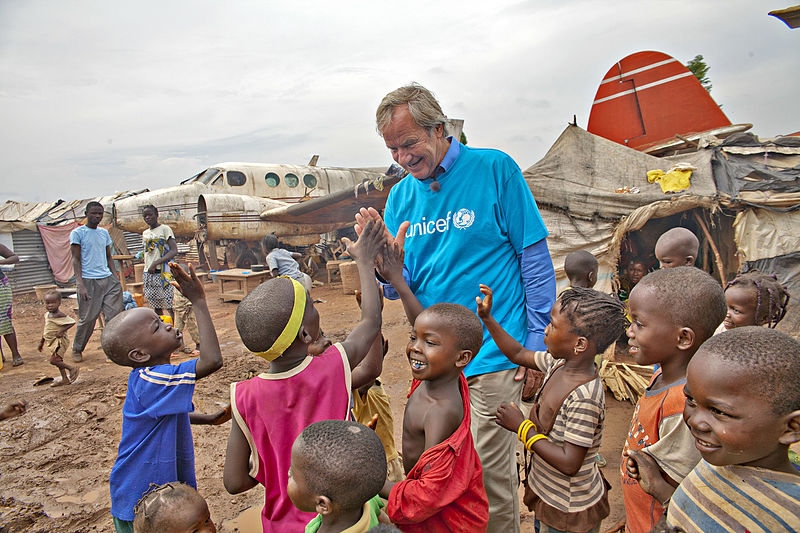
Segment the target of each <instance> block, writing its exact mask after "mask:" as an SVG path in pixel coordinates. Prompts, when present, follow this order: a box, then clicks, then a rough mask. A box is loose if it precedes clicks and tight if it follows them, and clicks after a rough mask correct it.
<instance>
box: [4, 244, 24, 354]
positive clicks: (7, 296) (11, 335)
mask: <svg viewBox="0 0 800 533" xmlns="http://www.w3.org/2000/svg"><path fill="white" fill-rule="evenodd" d="M0 255H1V256H3V259H0V265H13V264H14V263H17V262H18V261H19V257H18V256H17V254H15V253H14V252H12V251H11V250H9V249H8V247H6V246H4V245H2V244H0ZM0 335H2V336H3V338H4V339H5V340H6V344H8V347H9V348H11V356H12V357H13V359H14V363H13V365H14V366H19V365H21V364H22V356H21V355H20V354H19V350H18V349H17V334H16V333H15V332H14V324H12V323H11V285H10V284H9V282H8V277H7V276H6V274H5V272H3V271H2V270H0ZM2 360H3V361H5V360H6V357H5V356H3V357H2ZM0 368H3V364H2V362H0Z"/></svg>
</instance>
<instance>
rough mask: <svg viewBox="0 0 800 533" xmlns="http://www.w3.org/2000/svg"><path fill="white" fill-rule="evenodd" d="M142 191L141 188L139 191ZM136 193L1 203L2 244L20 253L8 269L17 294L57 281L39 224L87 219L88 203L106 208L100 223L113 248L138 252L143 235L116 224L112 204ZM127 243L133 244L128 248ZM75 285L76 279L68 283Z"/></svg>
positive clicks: (126, 251)
mask: <svg viewBox="0 0 800 533" xmlns="http://www.w3.org/2000/svg"><path fill="white" fill-rule="evenodd" d="M137 192H139V191H137ZM131 194H135V193H133V192H123V193H117V194H114V195H111V196H101V197H98V198H88V199H84V200H73V201H69V202H65V201H63V200H58V201H56V202H18V201H14V200H6V202H5V203H3V204H0V243H2V244H4V245H6V246H7V247H8V248H10V249H11V250H13V251H14V253H15V254H17V255H18V256H19V263H17V264H16V265H14V269H13V270H11V271H9V272H6V275H7V276H8V279H9V281H10V283H11V290H12V291H13V292H14V294H25V293H28V292H33V288H34V287H35V286H37V285H50V284H54V283H56V281H55V279H54V277H53V272H52V270H51V268H50V264H49V262H48V260H47V253H46V252H45V247H44V242H43V241H42V236H41V234H40V233H39V229H38V225H40V224H41V225H46V226H59V225H63V224H67V223H69V222H72V221H77V222H78V223H83V222H84V211H85V210H86V204H88V203H89V202H91V201H97V202H100V203H101V204H103V207H104V208H105V209H106V213H105V216H104V217H103V221H102V222H101V225H102V226H103V227H105V228H106V229H108V230H109V233H110V234H111V238H112V240H113V241H114V248H115V250H116V252H117V253H119V254H128V253H136V252H137V251H138V250H140V249H141V247H142V236H141V235H139V234H137V233H129V232H123V231H122V230H120V229H119V228H116V227H113V225H112V219H111V205H112V203H113V201H114V200H117V199H119V198H124V197H126V196H130V195H131ZM128 243H130V244H131V247H132V249H131V248H129V245H128ZM73 284H74V279H72V280H70V283H69V285H73Z"/></svg>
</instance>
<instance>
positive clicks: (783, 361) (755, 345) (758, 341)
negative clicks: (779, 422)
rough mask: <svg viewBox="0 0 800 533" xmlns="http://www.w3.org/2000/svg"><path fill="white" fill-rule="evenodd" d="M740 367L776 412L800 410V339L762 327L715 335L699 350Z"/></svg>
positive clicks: (749, 381) (753, 387) (749, 382)
mask: <svg viewBox="0 0 800 533" xmlns="http://www.w3.org/2000/svg"><path fill="white" fill-rule="evenodd" d="M700 350H702V351H703V352H708V353H711V354H713V355H714V357H717V358H718V359H719V360H720V361H725V362H726V363H728V364H731V365H736V366H738V367H740V368H741V369H742V371H743V373H744V374H745V375H746V376H747V381H748V386H750V387H752V390H753V394H754V395H759V396H761V397H763V398H765V399H766V400H767V401H768V402H769V403H770V405H771V406H772V409H773V412H774V413H775V414H776V415H785V414H787V413H791V412H792V411H796V410H798V409H800V386H798V384H800V342H797V341H796V340H795V339H793V338H792V337H790V336H789V335H786V334H785V333H781V332H779V331H775V330H773V329H769V328H764V327H761V326H744V327H740V328H734V329H731V330H728V331H724V332H722V333H720V334H718V335H714V336H713V337H711V338H710V339H708V340H707V341H706V342H704V343H703V345H702V346H700V349H699V350H698V351H700Z"/></svg>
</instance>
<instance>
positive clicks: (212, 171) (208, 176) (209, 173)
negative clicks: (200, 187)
mask: <svg viewBox="0 0 800 533" xmlns="http://www.w3.org/2000/svg"><path fill="white" fill-rule="evenodd" d="M217 174H219V169H216V168H207V169H205V170H204V171H203V172H201V173H200V174H198V175H197V176H195V177H194V178H192V179H191V180H190V181H199V182H200V183H204V184H206V185H208V184H209V183H211V180H212V179H214V177H215V176H216V175H217Z"/></svg>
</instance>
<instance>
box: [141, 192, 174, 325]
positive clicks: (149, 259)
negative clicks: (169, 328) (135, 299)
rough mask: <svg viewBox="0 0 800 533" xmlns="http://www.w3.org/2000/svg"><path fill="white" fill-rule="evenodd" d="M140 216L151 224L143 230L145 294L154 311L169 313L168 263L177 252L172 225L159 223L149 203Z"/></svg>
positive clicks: (155, 210) (170, 313)
mask: <svg viewBox="0 0 800 533" xmlns="http://www.w3.org/2000/svg"><path fill="white" fill-rule="evenodd" d="M142 218H144V221H145V223H146V224H147V225H148V226H150V227H149V228H147V229H146V230H144V233H142V244H143V245H144V272H143V273H142V282H143V289H144V296H145V298H147V301H148V302H149V303H150V305H151V306H152V307H153V310H154V311H155V312H156V313H157V314H159V315H162V314H163V313H164V310H166V311H167V313H169V316H170V317H173V319H174V316H173V312H172V285H170V283H169V282H170V281H171V280H172V274H170V272H169V265H168V263H169V262H170V261H172V259H173V258H174V257H175V256H176V255H178V245H177V244H176V243H175V234H174V233H173V232H172V228H170V227H169V226H166V225H164V224H159V223H158V209H156V208H155V206H152V205H146V206H144V208H142Z"/></svg>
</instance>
